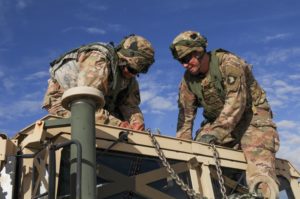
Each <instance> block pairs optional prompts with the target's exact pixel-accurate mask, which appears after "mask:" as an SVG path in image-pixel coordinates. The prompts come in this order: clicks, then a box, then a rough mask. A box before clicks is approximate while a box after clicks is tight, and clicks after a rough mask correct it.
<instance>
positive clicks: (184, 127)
mask: <svg viewBox="0 0 300 199" xmlns="http://www.w3.org/2000/svg"><path fill="white" fill-rule="evenodd" d="M196 103H197V99H196V96H195V95H194V94H193V93H192V92H191V91H190V90H189V88H188V86H187V84H186V83H185V81H181V84H180V86H179V97H178V108H179V113H178V121H177V133H176V137H177V138H182V139H189V140H190V139H192V130H193V124H194V119H195V117H196V113H197V105H196Z"/></svg>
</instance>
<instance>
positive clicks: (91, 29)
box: [86, 27, 106, 35]
mask: <svg viewBox="0 0 300 199" xmlns="http://www.w3.org/2000/svg"><path fill="white" fill-rule="evenodd" d="M86 31H87V32H88V33H91V34H101V35H104V34H106V31H105V30H103V29H100V28H95V27H89V28H86Z"/></svg>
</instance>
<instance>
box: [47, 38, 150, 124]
mask: <svg viewBox="0 0 300 199" xmlns="http://www.w3.org/2000/svg"><path fill="white" fill-rule="evenodd" d="M136 40H137V41H136ZM124 41H125V43H124ZM145 42H146V43H145ZM128 43H130V44H132V43H134V44H135V45H136V43H138V44H142V45H144V46H146V47H148V48H151V49H150V50H149V52H148V55H149V54H150V55H149V57H141V56H140V57H134V56H131V57H128V56H126V54H125V55H123V54H122V51H121V50H124V49H125V50H131V49H129V48H130V47H131V46H128V45H127V46H126V44H128ZM140 47H141V46H138V49H133V50H135V51H139V50H140ZM142 50H143V49H142ZM151 50H152V51H151ZM119 51H121V53H119ZM135 51H134V52H135ZM151 53H152V54H151ZM146 54H147V53H146ZM153 56H154V51H153V49H152V47H151V45H150V43H149V42H148V41H147V40H145V39H144V38H142V37H140V36H130V37H128V38H125V39H124V40H123V41H122V46H118V47H117V49H114V48H113V46H111V45H110V44H104V43H93V44H89V45H86V46H82V47H80V48H78V49H75V50H72V51H70V52H68V53H66V54H65V55H63V56H61V57H60V58H59V59H57V60H55V61H54V62H53V63H52V67H51V68H50V73H51V79H50V80H49V81H48V89H47V92H46V94H45V97H44V103H43V108H45V109H47V110H48V111H49V113H50V114H54V115H58V116H62V117H68V116H70V112H69V111H67V110H65V109H64V108H63V107H62V106H61V97H62V95H63V93H64V91H66V90H67V89H69V88H72V87H76V86H91V87H94V88H97V89H98V90H99V92H102V94H103V95H104V97H105V107H104V108H103V109H99V110H97V111H96V122H98V123H102V124H109V125H115V126H120V125H121V123H122V121H128V122H129V123H130V125H131V126H132V127H133V126H134V127H136V129H137V130H143V129H144V118H143V114H142V112H141V110H140V108H139V104H140V91H139V86H138V82H137V80H136V78H135V77H132V78H130V79H127V78H125V77H123V76H122V71H121V67H120V66H119V64H120V63H119V62H120V57H122V58H123V60H124V59H125V60H126V59H127V58H128V59H131V60H130V61H128V63H129V64H130V65H131V67H133V68H135V69H136V70H137V71H138V72H147V69H148V68H149V67H150V65H151V64H152V63H153V62H154V59H153ZM145 59H147V60H146V61H145ZM133 61H135V62H134V63H133ZM147 61H148V62H147ZM143 64H144V65H143Z"/></svg>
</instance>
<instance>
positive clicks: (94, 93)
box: [62, 86, 104, 199]
mask: <svg viewBox="0 0 300 199" xmlns="http://www.w3.org/2000/svg"><path fill="white" fill-rule="evenodd" d="M62 106H63V107H64V108H65V109H67V110H70V111H71V138H72V140H78V141H79V142H80V144H81V146H82V177H81V182H80V183H81V196H77V195H76V186H77V184H78V182H76V157H77V149H76V147H75V146H74V145H72V146H71V155H70V157H71V158H70V161H71V166H70V167H71V168H70V175H71V176H70V192H71V198H76V199H79V198H82V199H96V186H97V183H96V135H95V111H96V109H97V108H102V107H103V106H104V97H103V95H102V93H101V92H100V91H99V90H97V89H95V88H92V87H86V86H85V87H74V88H70V89H69V90H67V91H66V92H65V93H64V95H63V97H62Z"/></svg>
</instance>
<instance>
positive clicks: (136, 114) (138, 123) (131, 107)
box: [119, 79, 145, 130]
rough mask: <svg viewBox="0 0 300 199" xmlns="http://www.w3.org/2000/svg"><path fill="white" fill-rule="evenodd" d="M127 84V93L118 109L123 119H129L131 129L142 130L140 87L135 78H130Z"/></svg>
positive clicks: (143, 126)
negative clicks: (128, 84)
mask: <svg viewBox="0 0 300 199" xmlns="http://www.w3.org/2000/svg"><path fill="white" fill-rule="evenodd" d="M132 81H133V82H131V85H130V86H129V89H128V91H127V92H128V93H127V94H126V95H124V99H122V100H121V101H122V102H121V104H120V105H119V110H120V112H121V113H122V116H123V118H124V120H125V121H129V123H130V125H131V127H132V129H134V130H144V129H145V124H144V116H143V113H142V111H141V109H140V107H139V105H140V103H141V98H140V89H139V85H138V82H137V81H136V79H133V80H132Z"/></svg>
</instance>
